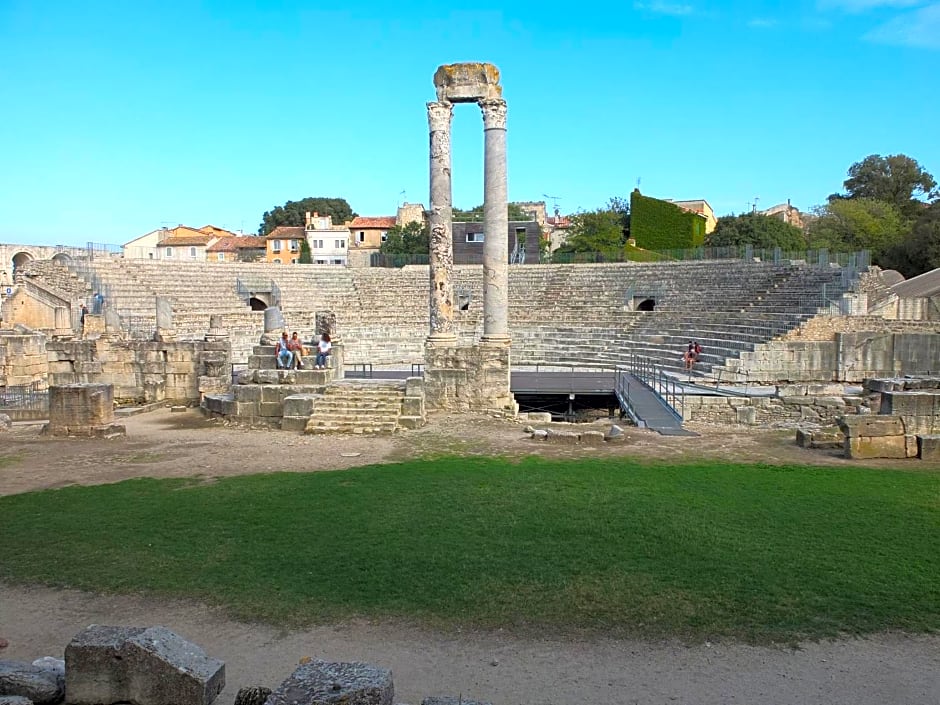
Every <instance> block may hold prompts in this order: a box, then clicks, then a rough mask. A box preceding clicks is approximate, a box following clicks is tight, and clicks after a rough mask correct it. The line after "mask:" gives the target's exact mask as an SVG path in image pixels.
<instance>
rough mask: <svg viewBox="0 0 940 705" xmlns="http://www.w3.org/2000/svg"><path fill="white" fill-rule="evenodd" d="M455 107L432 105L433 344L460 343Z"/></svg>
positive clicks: (429, 126)
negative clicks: (453, 149) (453, 184)
mask: <svg viewBox="0 0 940 705" xmlns="http://www.w3.org/2000/svg"><path fill="white" fill-rule="evenodd" d="M453 115H454V106H453V105H451V104H450V103H447V102H440V103H428V129H429V131H430V136H431V152H430V153H431V209H430V211H429V216H428V221H429V225H430V230H431V236H430V251H429V255H430V264H431V267H430V269H431V272H430V287H431V297H430V301H431V303H430V321H431V334H430V336H429V337H428V342H429V343H434V344H456V342H457V333H456V331H455V327H454V240H453V204H452V202H451V199H452V194H451V176H450V123H451V119H452V118H453Z"/></svg>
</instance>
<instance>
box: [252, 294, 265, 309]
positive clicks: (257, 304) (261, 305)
mask: <svg viewBox="0 0 940 705" xmlns="http://www.w3.org/2000/svg"><path fill="white" fill-rule="evenodd" d="M248 305H249V306H251V310H252V311H264V310H265V309H266V308H267V307H268V305H267V304H266V303H265V302H264V301H262V300H261V299H259V298H256V297H254V296H252V297H251V298H250V299H248Z"/></svg>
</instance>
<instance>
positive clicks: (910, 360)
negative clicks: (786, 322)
mask: <svg viewBox="0 0 940 705" xmlns="http://www.w3.org/2000/svg"><path fill="white" fill-rule="evenodd" d="M844 320H852V319H844ZM820 325H821V326H822V325H824V324H820ZM907 330H910V331H923V332H903V333H892V332H881V331H873V332H857V333H843V332H836V333H833V336H832V339H831V340H819V339H816V340H801V339H797V338H793V339H789V340H776V341H773V342H770V343H765V344H762V345H758V346H756V347H755V349H754V351H753V352H749V351H745V352H742V353H741V357H740V359H738V360H729V361H728V363H727V365H726V368H727V369H728V370H729V371H730V372H731V374H732V375H738V376H739V378H741V379H744V376H745V375H746V376H747V377H746V378H747V379H748V380H750V381H752V382H819V381H836V380H838V381H843V382H853V383H861V382H862V380H864V379H867V378H870V377H889V376H893V375H897V374H930V373H933V372H937V371H940V336H938V335H937V334H936V332H935V331H934V330H933V326H932V325H929V326H923V325H918V324H908V327H907ZM813 337H823V335H822V333H821V331H820V330H819V329H817V330H816V332H815V334H814V335H813Z"/></svg>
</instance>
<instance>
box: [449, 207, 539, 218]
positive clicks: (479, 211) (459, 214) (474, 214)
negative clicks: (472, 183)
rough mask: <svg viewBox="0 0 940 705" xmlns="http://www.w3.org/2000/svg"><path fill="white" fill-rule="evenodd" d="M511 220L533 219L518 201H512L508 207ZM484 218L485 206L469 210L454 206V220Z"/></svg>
mask: <svg viewBox="0 0 940 705" xmlns="http://www.w3.org/2000/svg"><path fill="white" fill-rule="evenodd" d="M507 211H508V214H509V220H532V216H531V215H530V214H529V213H526V212H525V211H524V210H523V209H522V206H520V205H519V204H518V203H510V204H509V205H508V207H507ZM482 220H483V206H482V204H481V205H479V206H474V207H473V208H471V209H470V210H468V211H465V210H461V209H460V208H454V222H457V223H469V222H480V221H482Z"/></svg>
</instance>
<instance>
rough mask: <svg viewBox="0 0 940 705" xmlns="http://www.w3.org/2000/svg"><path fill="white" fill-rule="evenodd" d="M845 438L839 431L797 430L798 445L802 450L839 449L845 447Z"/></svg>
mask: <svg viewBox="0 0 940 705" xmlns="http://www.w3.org/2000/svg"><path fill="white" fill-rule="evenodd" d="M844 442H845V436H844V435H843V434H842V432H841V431H840V430H838V429H834V428H831V429H830V428H826V429H814V430H803V429H797V432H796V444H797V445H798V446H800V447H801V448H816V449H838V448H842V447H843V446H844Z"/></svg>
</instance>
